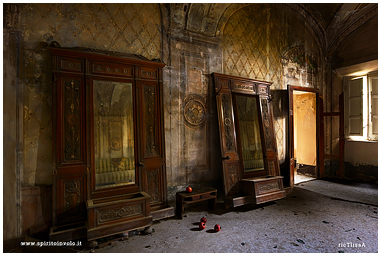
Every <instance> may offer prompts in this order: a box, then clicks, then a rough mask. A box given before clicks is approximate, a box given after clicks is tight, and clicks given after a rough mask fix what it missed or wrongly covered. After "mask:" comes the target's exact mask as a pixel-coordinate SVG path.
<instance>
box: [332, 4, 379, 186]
mask: <svg viewBox="0 0 381 256" xmlns="http://www.w3.org/2000/svg"><path fill="white" fill-rule="evenodd" d="M376 11H377V9H376ZM370 12H371V13H374V12H375V11H374V10H372V9H371V10H370ZM365 17H367V18H368V19H369V20H367V21H366V22H365V23H364V24H363V25H362V27H361V30H360V29H357V30H354V31H351V33H349V32H347V33H348V36H347V37H346V38H345V39H344V40H343V41H342V43H341V44H340V45H339V46H338V47H337V49H336V51H335V52H334V53H333V56H332V69H333V70H338V71H339V72H334V73H333V74H332V83H331V88H332V89H331V99H332V100H331V105H330V108H328V109H327V112H329V111H332V112H334V111H338V110H339V97H338V96H339V94H340V93H342V92H343V90H344V89H343V78H344V77H343V76H346V75H349V73H356V72H363V73H364V74H366V73H367V72H370V71H374V70H377V66H376V67H374V64H373V63H374V62H375V61H377V59H378V33H377V31H378V17H377V15H375V16H374V17H372V16H370V15H366V16H365ZM370 17H372V18H370ZM358 22H361V19H360V21H358ZM369 63H371V64H369ZM355 67H357V68H358V70H356V69H355ZM348 72H349V73H348ZM339 125H340V122H339V120H338V117H336V120H334V119H333V118H332V119H331V120H328V122H327V124H326V129H327V132H326V141H328V142H329V143H326V147H325V151H326V152H325V153H326V154H335V155H338V151H339V149H338V140H339V133H338V131H339ZM344 161H345V173H344V176H345V177H346V178H350V179H353V180H359V181H371V180H377V178H378V141H349V140H346V141H345V148H344ZM329 165H330V166H331V167H328V168H327V172H326V173H327V175H335V169H336V168H337V166H338V161H337V160H331V161H330V163H328V164H327V163H326V166H329Z"/></svg>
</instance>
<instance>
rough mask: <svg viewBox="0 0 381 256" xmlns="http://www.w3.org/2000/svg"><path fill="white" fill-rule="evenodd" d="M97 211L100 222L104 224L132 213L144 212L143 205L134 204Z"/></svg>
mask: <svg viewBox="0 0 381 256" xmlns="http://www.w3.org/2000/svg"><path fill="white" fill-rule="evenodd" d="M97 211H98V214H97V216H98V224H102V223H105V222H109V221H112V220H115V219H119V218H125V217H128V216H131V215H136V214H143V209H142V205H132V206H125V207H121V208H117V209H111V210H97Z"/></svg>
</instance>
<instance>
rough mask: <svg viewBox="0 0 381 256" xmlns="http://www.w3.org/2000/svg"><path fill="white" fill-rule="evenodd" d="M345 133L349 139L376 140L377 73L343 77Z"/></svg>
mask: <svg viewBox="0 0 381 256" xmlns="http://www.w3.org/2000/svg"><path fill="white" fill-rule="evenodd" d="M344 93H345V135H346V137H347V139H351V140H378V74H377V72H375V73H370V74H368V75H365V76H357V77H347V78H346V79H345V87H344Z"/></svg>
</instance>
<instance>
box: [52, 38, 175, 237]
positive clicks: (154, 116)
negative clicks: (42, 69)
mask: <svg viewBox="0 0 381 256" xmlns="http://www.w3.org/2000/svg"><path fill="white" fill-rule="evenodd" d="M49 50H50V53H51V57H52V74H53V156H54V157H53V159H54V160H53V161H54V163H53V226H52V228H51V231H50V238H51V239H52V240H60V241H65V240H72V239H79V238H87V239H88V240H94V239H97V238H101V237H105V236H109V235H113V234H118V233H123V232H127V231H129V230H135V229H139V228H144V227H148V226H150V225H152V221H154V220H158V219H162V218H166V217H170V216H173V215H174V209H173V207H171V206H169V205H168V203H167V192H166V191H167V184H166V168H165V147H164V124H163V81H162V68H163V67H164V66H165V64H164V63H162V62H161V61H159V60H157V61H156V60H153V61H150V60H148V59H145V58H144V57H141V56H136V55H127V54H121V53H115V52H107V51H100V50H93V49H88V48H61V47H60V46H59V44H58V43H53V44H52V45H51V47H49Z"/></svg>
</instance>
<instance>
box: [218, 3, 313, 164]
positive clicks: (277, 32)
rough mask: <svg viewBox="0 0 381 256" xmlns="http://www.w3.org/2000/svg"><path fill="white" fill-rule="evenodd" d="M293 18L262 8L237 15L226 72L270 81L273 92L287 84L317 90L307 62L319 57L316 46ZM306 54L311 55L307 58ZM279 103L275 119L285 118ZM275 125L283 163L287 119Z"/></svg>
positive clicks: (229, 34)
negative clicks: (292, 56) (291, 69)
mask: <svg viewBox="0 0 381 256" xmlns="http://www.w3.org/2000/svg"><path fill="white" fill-rule="evenodd" d="M294 16H295V15H294ZM294 16H292V15H290V14H289V13H288V12H287V11H286V10H285V9H277V8H275V7H274V6H271V5H267V6H265V5H263V4H261V5H255V4H254V5H251V6H247V7H245V8H242V9H240V10H238V11H237V12H235V13H234V14H233V15H232V16H231V17H230V19H229V20H228V21H227V23H226V25H225V27H224V30H223V72H224V73H225V74H230V75H235V76H242V77H248V78H252V79H258V80H265V81H270V82H272V83H273V85H272V86H271V90H280V89H287V84H292V85H298V86H311V87H316V86H317V85H316V82H315V83H314V81H313V79H312V78H311V74H309V73H308V72H307V69H308V63H307V61H304V60H305V59H306V60H307V57H309V56H314V55H316V56H318V51H317V50H316V49H317V46H316V43H315V42H314V40H313V37H311V36H310V35H309V34H308V32H307V31H306V28H305V24H304V23H302V22H300V21H298V20H297V18H295V17H294ZM290 49H291V50H293V49H296V51H297V53H296V54H295V56H297V57H298V58H297V60H296V59H291V60H290V59H289V52H290ZM306 52H308V53H309V52H312V53H311V54H309V55H308V56H307V54H306ZM316 52H317V53H316ZM311 58H313V57H311ZM299 59H302V61H299ZM292 62H298V63H292ZM288 66H292V67H294V69H295V72H298V74H297V76H292V77H289V74H285V72H284V70H288ZM314 71H315V72H316V70H314ZM308 82H310V83H308ZM274 96H275V97H277V95H276V94H274ZM279 102H280V99H277V98H275V100H274V103H273V109H274V115H276V116H278V117H279V116H281V115H282V113H281V111H280V109H281V108H280V106H279V104H275V103H279ZM274 125H275V135H276V139H277V146H278V154H279V158H280V159H284V157H285V149H286V144H285V143H286V142H285V134H284V131H285V125H286V122H285V118H284V117H283V118H275V119H274Z"/></svg>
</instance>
